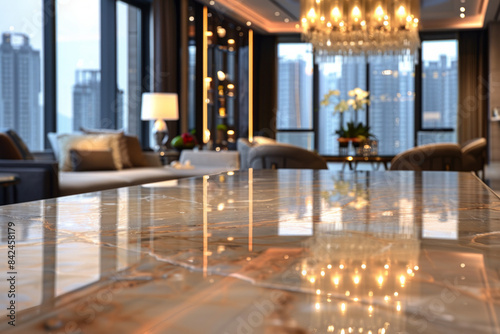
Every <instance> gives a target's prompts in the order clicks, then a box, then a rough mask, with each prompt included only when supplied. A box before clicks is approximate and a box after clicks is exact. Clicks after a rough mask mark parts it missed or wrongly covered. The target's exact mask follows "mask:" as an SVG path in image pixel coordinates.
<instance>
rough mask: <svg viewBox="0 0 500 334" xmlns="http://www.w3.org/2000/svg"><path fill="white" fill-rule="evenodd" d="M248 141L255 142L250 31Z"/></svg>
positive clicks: (249, 34) (249, 37)
mask: <svg viewBox="0 0 500 334" xmlns="http://www.w3.org/2000/svg"><path fill="white" fill-rule="evenodd" d="M248 141H249V142H253V30H252V29H250V30H249V31H248Z"/></svg>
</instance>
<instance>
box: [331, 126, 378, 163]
mask: <svg viewBox="0 0 500 334" xmlns="http://www.w3.org/2000/svg"><path fill="white" fill-rule="evenodd" d="M335 133H336V134H337V135H338V136H339V138H338V139H337V140H338V142H339V148H340V153H341V154H342V155H345V154H347V148H348V145H349V142H351V143H352V145H353V147H354V149H355V151H356V152H358V148H359V146H360V144H361V143H363V142H365V141H366V140H368V139H369V138H373V137H374V135H373V134H372V133H371V132H370V127H369V126H368V125H364V124H363V123H355V122H347V125H346V127H341V128H340V129H339V130H337V131H335Z"/></svg>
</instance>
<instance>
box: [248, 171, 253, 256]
mask: <svg viewBox="0 0 500 334" xmlns="http://www.w3.org/2000/svg"><path fill="white" fill-rule="evenodd" d="M252 249H253V168H249V169H248V251H249V252H251V251H252Z"/></svg>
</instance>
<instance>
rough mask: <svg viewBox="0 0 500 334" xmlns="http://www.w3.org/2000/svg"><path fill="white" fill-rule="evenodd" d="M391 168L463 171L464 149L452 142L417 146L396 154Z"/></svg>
mask: <svg viewBox="0 0 500 334" xmlns="http://www.w3.org/2000/svg"><path fill="white" fill-rule="evenodd" d="M391 170H415V171H462V170H463V167H462V150H461V149H460V146H458V145H457V144H451V143H439V144H428V145H422V146H417V147H414V148H411V149H409V150H407V151H404V152H402V153H400V154H398V155H396V156H395V157H394V159H392V161H391Z"/></svg>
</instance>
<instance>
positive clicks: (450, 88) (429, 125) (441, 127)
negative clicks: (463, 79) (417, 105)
mask: <svg viewBox="0 0 500 334" xmlns="http://www.w3.org/2000/svg"><path fill="white" fill-rule="evenodd" d="M457 109H458V41H457V40H438V41H424V42H422V118H421V120H422V130H427V131H421V132H419V134H418V141H419V145H421V144H426V143H429V142H440V141H441V142H442V141H446V142H456V140H457V138H456V137H457V136H456V124H457Z"/></svg>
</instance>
